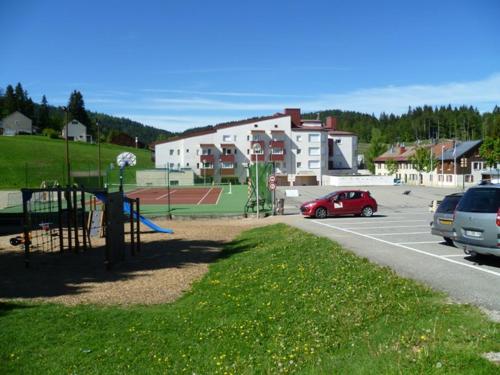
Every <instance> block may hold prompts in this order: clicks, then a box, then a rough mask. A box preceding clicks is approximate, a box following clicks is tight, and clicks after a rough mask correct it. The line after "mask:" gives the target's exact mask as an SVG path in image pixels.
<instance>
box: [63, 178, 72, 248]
mask: <svg viewBox="0 0 500 375" xmlns="http://www.w3.org/2000/svg"><path fill="white" fill-rule="evenodd" d="M64 196H65V197H66V220H67V226H68V249H69V251H73V236H72V233H71V231H72V229H71V222H72V221H73V218H72V217H71V206H72V204H71V188H70V187H66V191H65V192H64Z"/></svg>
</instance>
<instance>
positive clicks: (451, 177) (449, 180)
mask: <svg viewBox="0 0 500 375" xmlns="http://www.w3.org/2000/svg"><path fill="white" fill-rule="evenodd" d="M452 181H453V176H452V175H451V174H447V175H446V182H452Z"/></svg>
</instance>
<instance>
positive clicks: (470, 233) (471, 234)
mask: <svg viewBox="0 0 500 375" xmlns="http://www.w3.org/2000/svg"><path fill="white" fill-rule="evenodd" d="M465 235H466V236H469V237H481V232H476V231H473V230H466V231H465Z"/></svg>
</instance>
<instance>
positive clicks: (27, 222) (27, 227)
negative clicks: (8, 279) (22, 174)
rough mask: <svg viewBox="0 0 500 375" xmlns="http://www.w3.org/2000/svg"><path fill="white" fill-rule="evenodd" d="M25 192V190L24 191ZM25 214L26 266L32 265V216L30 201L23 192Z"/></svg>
mask: <svg viewBox="0 0 500 375" xmlns="http://www.w3.org/2000/svg"><path fill="white" fill-rule="evenodd" d="M23 193H24V192H23ZM23 214H24V226H23V228H24V265H25V267H26V268H28V267H29V266H30V245H31V243H30V229H31V228H30V226H31V223H30V216H29V213H28V201H27V200H26V199H25V194H23Z"/></svg>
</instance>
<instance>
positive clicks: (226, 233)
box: [0, 217, 280, 305]
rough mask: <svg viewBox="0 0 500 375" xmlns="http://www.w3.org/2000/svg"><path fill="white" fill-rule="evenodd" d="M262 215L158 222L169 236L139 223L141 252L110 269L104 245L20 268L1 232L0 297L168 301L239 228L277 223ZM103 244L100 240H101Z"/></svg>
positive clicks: (36, 258) (39, 257) (17, 253)
mask: <svg viewBox="0 0 500 375" xmlns="http://www.w3.org/2000/svg"><path fill="white" fill-rule="evenodd" d="M279 221H280V219H279V217H270V218H265V219H260V220H256V219H234V218H233V219H217V220H214V219H211V220H191V221H185V220H183V221H175V220H173V221H158V224H159V225H161V226H164V227H167V228H172V229H173V230H174V231H175V234H173V235H167V234H160V233H153V232H148V231H147V228H145V227H143V228H142V230H143V232H142V235H141V240H142V252H141V253H140V254H139V255H137V256H135V257H131V256H129V255H127V260H126V261H125V262H123V263H121V264H119V265H117V266H116V267H115V268H113V270H112V271H106V270H105V268H104V264H103V260H104V253H103V251H104V249H103V247H102V246H100V247H97V246H98V245H99V244H97V243H96V244H94V249H92V250H89V251H87V252H86V253H80V254H70V253H64V254H60V253H35V254H34V255H33V257H32V262H31V267H30V268H29V269H25V268H24V265H23V264H24V263H23V262H24V258H23V252H22V251H21V249H20V248H13V247H12V246H11V245H10V244H9V242H8V240H9V238H10V237H12V236H3V237H0V275H1V276H0V301H7V300H10V301H12V300H23V301H45V302H54V303H63V304H67V305H75V304H80V303H92V304H119V305H130V304H158V303H165V302H171V301H174V300H175V299H177V298H178V297H179V296H180V295H182V294H183V293H184V292H185V291H186V290H188V289H189V288H190V287H191V285H192V283H193V282H194V281H196V280H199V279H200V278H201V277H202V276H203V275H204V274H205V273H206V272H207V270H208V265H209V264H210V263H211V262H213V261H215V260H216V259H217V258H218V256H219V253H220V251H221V250H222V247H223V245H224V244H225V243H226V242H228V241H231V240H232V239H233V238H235V237H236V236H237V235H238V234H239V233H241V232H242V231H244V230H247V229H250V228H252V227H256V226H262V225H268V224H272V223H276V222H279ZM101 245H102V240H101Z"/></svg>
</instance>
